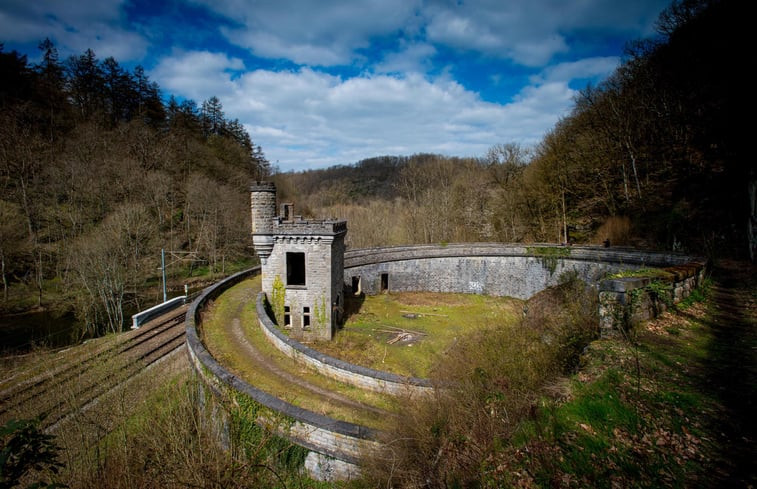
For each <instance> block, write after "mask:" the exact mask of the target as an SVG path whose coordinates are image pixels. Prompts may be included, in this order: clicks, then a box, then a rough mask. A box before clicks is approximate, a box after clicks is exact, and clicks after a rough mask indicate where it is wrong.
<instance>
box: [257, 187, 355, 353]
mask: <svg viewBox="0 0 757 489" xmlns="http://www.w3.org/2000/svg"><path fill="white" fill-rule="evenodd" d="M250 194H251V211H252V242H253V246H254V247H255V251H256V253H257V254H258V256H259V257H260V263H261V268H262V276H263V277H262V279H263V284H262V287H263V292H265V293H266V294H267V296H268V301H269V302H271V303H272V305H273V306H274V308H275V307H276V305H275V303H276V301H275V300H274V297H275V296H276V295H280V294H282V293H283V295H284V300H283V306H284V310H283V311H279V313H280V314H279V315H280V316H282V317H280V318H279V320H280V322H281V323H283V324H279V326H280V327H282V328H284V329H288V330H289V332H290V333H289V334H290V335H291V336H293V337H295V338H300V339H303V340H305V341H308V340H330V339H331V338H332V337H333V335H334V332H335V331H336V329H337V328H338V327H339V326H341V323H342V320H343V314H342V312H343V308H344V290H343V288H344V236H345V235H346V234H347V222H346V221H336V220H304V219H302V217H300V216H295V215H294V208H293V205H292V204H281V213H280V215H276V186H275V185H274V184H273V183H272V182H254V183H253V184H252V185H251V186H250Z"/></svg>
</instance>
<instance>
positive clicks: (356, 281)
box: [352, 276, 362, 295]
mask: <svg viewBox="0 0 757 489" xmlns="http://www.w3.org/2000/svg"><path fill="white" fill-rule="evenodd" d="M360 285H361V284H360V277H359V276H358V277H352V295H360V293H361V292H362V290H361V289H362V287H360Z"/></svg>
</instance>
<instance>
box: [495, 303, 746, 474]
mask: <svg viewBox="0 0 757 489" xmlns="http://www.w3.org/2000/svg"><path fill="white" fill-rule="evenodd" d="M752 295H753V296H754V292H752ZM698 298H699V299H701V300H703V299H705V297H704V292H703V291H699V292H697V293H696V294H694V295H693V296H692V299H691V300H690V301H688V303H687V304H685V305H683V306H681V305H679V309H678V310H676V311H673V312H668V313H665V314H664V315H663V316H661V317H660V318H658V319H657V320H654V321H650V322H648V323H645V324H643V325H640V326H639V327H638V329H637V330H636V331H635V334H634V336H633V337H632V338H631V340H632V341H630V342H627V341H622V340H621V341H618V340H609V339H603V340H598V341H595V342H593V343H592V344H591V345H590V347H589V348H588V349H587V351H586V352H585V354H584V355H583V357H582V362H583V365H582V368H581V369H580V371H579V372H578V373H577V374H576V375H574V376H573V377H572V380H571V382H570V389H569V391H568V393H567V394H566V395H565V396H564V398H562V399H554V398H548V397H543V398H542V399H541V401H540V403H539V407H538V410H537V411H536V413H537V414H536V416H535V417H534V418H533V419H531V420H529V421H527V422H525V423H524V424H523V425H522V426H521V428H520V431H519V433H518V435H517V436H516V437H514V438H513V443H512V444H511V445H510V446H508V447H506V448H505V449H503V450H501V451H499V452H497V453H495V454H492V455H491V458H490V460H489V463H487V464H486V467H485V469H484V471H483V474H484V479H485V480H489V481H490V482H491V481H497V484H502V485H504V486H507V485H513V486H515V485H517V486H518V487H600V488H601V487H607V488H612V487H717V486H722V485H723V484H724V481H730V482H725V485H730V484H731V483H732V481H733V480H738V481H739V482H740V483H744V484H746V485H744V486H743V487H747V486H749V482H748V481H749V480H750V479H749V478H750V477H751V482H752V483H753V482H754V471H753V469H746V473H747V476H746V478H745V479H744V478H739V477H742V476H743V475H744V471H745V466H744V465H743V464H742V465H739V463H740V462H739V460H741V459H742V458H743V457H747V458H748V457H749V455H748V453H749V451H748V450H747V451H746V452H740V451H738V450H734V449H733V448H732V447H731V446H729V445H730V444H731V443H733V441H730V442H729V441H727V440H725V439H724V437H725V436H726V435H725V429H724V428H721V427H720V426H721V425H722V421H723V420H724V419H728V418H729V415H728V414H727V410H726V409H725V408H726V406H725V405H724V402H723V400H722V399H721V395H720V394H718V392H720V391H721V389H717V388H716V389H712V388H711V387H710V384H709V382H710V381H709V380H708V378H709V377H710V376H711V375H712V373H713V372H712V371H711V370H710V367H709V364H711V362H712V355H713V351H716V349H717V348H718V346H717V344H718V342H719V341H720V340H719V339H718V338H717V337H716V336H715V335H714V334H713V327H714V324H715V323H714V321H713V314H714V312H713V311H717V310H718V308H717V307H715V306H714V305H713V304H712V300H711V299H708V300H707V302H704V303H703V302H696V299H698ZM752 324H754V318H752ZM752 331H753V330H752ZM748 338H749V339H746V340H745V344H744V345H743V346H744V347H745V350H744V351H749V348H752V349H753V348H754V347H755V346H757V345H756V344H755V335H754V332H752V333H751V334H750V336H748ZM750 345H751V346H750ZM714 348H715V350H714ZM732 361H735V362H736V363H737V364H739V362H744V361H746V363H741V364H739V367H741V368H743V369H746V370H741V371H740V373H737V372H738V371H739V370H740V369H739V367H737V366H736V365H733V366H732V367H733V368H735V369H737V370H734V371H732V372H731V376H733V377H735V378H738V377H742V376H743V375H745V374H746V375H747V378H748V376H749V372H750V371H752V372H753V370H754V368H755V366H754V354H752V357H751V360H749V359H748V357H747V358H743V359H741V360H736V359H732ZM637 367H638V368H637ZM752 377H754V375H753V373H752ZM723 388H725V389H726V390H729V391H730V389H729V388H728V387H727V386H725V385H723ZM745 388H746V389H747V390H748V391H750V392H751V394H750V393H746V394H744V398H746V399H747V400H748V399H751V402H753V401H754V386H751V387H749V386H746V387H745ZM742 389H743V388H742ZM730 422H731V421H729V423H730ZM742 426H743V428H744V429H745V430H746V432H745V433H743V436H744V437H745V438H744V439H743V440H741V441H739V442H738V443H737V445H739V444H740V445H747V446H751V447H752V450H753V449H754V448H753V442H750V441H748V438H749V436H748V434H747V433H748V428H747V427H746V426H744V425H742ZM750 443H751V445H750ZM742 449H743V447H742ZM752 453H753V452H752ZM746 463H748V462H746ZM724 466H725V467H729V466H730V467H729V468H728V469H724V468H722V467H724ZM728 470H730V471H731V472H730V473H724V471H728ZM749 470H751V476H749V475H748V473H749V472H748V471H749ZM513 474H515V475H513ZM734 474H736V475H734ZM487 478H488V479H487ZM744 481H747V482H744Z"/></svg>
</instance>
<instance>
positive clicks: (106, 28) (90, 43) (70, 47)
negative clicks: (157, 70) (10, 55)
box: [0, 0, 147, 61]
mask: <svg viewBox="0 0 757 489" xmlns="http://www.w3.org/2000/svg"><path fill="white" fill-rule="evenodd" d="M122 3H123V0H100V1H98V2H61V1H58V0H39V1H33V2H31V1H20V0H6V1H4V2H3V4H2V6H0V32H2V33H3V38H4V39H3V40H5V41H14V42H40V41H42V40H44V38H45V37H49V38H51V39H53V40H54V41H55V42H56V45H57V48H58V51H59V52H60V53H61V55H68V54H80V53H82V52H83V51H84V50H86V49H92V50H94V51H95V53H96V54H97V56H98V57H99V58H101V59H102V58H106V57H108V56H113V57H114V58H116V59H118V60H119V61H124V60H130V59H141V58H142V56H143V55H144V54H145V52H146V51H147V41H146V40H145V39H144V38H143V37H142V36H140V35H139V34H137V33H135V32H133V31H131V30H130V29H128V28H126V27H123V26H122V25H121V23H122V21H123V19H122V13H121V6H122Z"/></svg>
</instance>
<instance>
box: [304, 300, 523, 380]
mask: <svg viewBox="0 0 757 489" xmlns="http://www.w3.org/2000/svg"><path fill="white" fill-rule="evenodd" d="M363 299H364V300H362V304H361V305H360V308H359V310H358V311H357V313H356V314H354V315H352V316H351V317H350V318H349V320H348V321H347V323H346V324H345V326H344V328H343V329H341V330H340V331H338V332H337V335H336V337H335V339H334V340H333V341H330V342H318V343H315V344H313V345H312V346H313V348H315V349H317V350H319V351H322V352H324V353H327V354H328V355H331V356H334V357H337V358H341V359H343V360H345V361H348V362H350V363H354V364H358V365H363V366H365V367H370V368H374V369H377V370H385V371H389V372H393V373H396V374H399V375H406V376H414V377H428V376H429V375H430V374H431V371H432V370H433V367H434V365H436V364H437V363H438V362H439V361H440V360H442V361H443V359H444V355H445V354H446V352H447V351H448V350H449V349H450V348H453V347H454V345H455V343H457V342H458V341H460V340H462V338H464V337H465V336H467V335H470V334H473V333H475V332H476V331H480V330H485V329H491V328H507V327H509V326H510V325H512V324H513V323H514V322H516V320H517V317H518V315H520V314H522V308H523V301H519V300H517V299H511V298H505V297H489V296H483V295H471V294H439V293H429V292H403V293H387V294H381V295H377V296H369V297H364V298H363ZM403 331H404V332H408V333H410V335H411V337H409V339H407V340H404V341H396V342H393V341H394V340H396V339H398V334H400V333H401V332H403Z"/></svg>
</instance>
